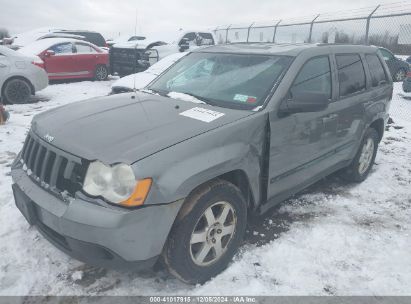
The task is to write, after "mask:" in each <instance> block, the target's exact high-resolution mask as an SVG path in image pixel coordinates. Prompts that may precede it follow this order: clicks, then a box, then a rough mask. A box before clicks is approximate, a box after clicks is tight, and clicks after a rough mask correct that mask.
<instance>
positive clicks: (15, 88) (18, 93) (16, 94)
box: [4, 79, 31, 103]
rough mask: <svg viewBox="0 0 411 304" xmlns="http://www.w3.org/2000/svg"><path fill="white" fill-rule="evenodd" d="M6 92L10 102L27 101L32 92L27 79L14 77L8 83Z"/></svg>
mask: <svg viewBox="0 0 411 304" xmlns="http://www.w3.org/2000/svg"><path fill="white" fill-rule="evenodd" d="M4 94H5V97H6V100H7V101H8V102H10V103H24V102H27V100H28V98H29V97H30V94H31V92H30V87H29V85H28V84H27V83H26V82H25V81H23V80H20V79H13V80H11V81H10V82H9V83H8V84H7V86H6V89H5V92H4Z"/></svg>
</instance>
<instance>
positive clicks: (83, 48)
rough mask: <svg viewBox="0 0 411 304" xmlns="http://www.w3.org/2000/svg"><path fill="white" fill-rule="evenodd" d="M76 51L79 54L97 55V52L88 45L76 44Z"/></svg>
mask: <svg viewBox="0 0 411 304" xmlns="http://www.w3.org/2000/svg"><path fill="white" fill-rule="evenodd" d="M76 49H77V53H79V54H90V53H96V50H95V49H93V48H92V47H91V46H89V45H87V44H76Z"/></svg>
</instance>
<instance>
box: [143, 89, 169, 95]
mask: <svg viewBox="0 0 411 304" xmlns="http://www.w3.org/2000/svg"><path fill="white" fill-rule="evenodd" d="M139 91H140V92H143V93H148V94H158V95H161V96H164V97H167V94H168V92H167V91H163V90H156V89H141V90H139Z"/></svg>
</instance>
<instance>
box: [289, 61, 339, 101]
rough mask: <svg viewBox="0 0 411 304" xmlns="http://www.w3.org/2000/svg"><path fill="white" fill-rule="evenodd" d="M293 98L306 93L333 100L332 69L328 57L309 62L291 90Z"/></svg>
mask: <svg viewBox="0 0 411 304" xmlns="http://www.w3.org/2000/svg"><path fill="white" fill-rule="evenodd" d="M290 92H291V95H292V96H290V97H291V98H292V97H293V96H295V95H301V94H304V93H305V92H309V93H322V94H325V95H326V96H327V97H328V98H331V69H330V61H329V59H328V56H322V57H316V58H312V59H310V60H308V61H307V62H306V63H305V64H304V66H303V68H302V69H301V71H300V72H299V73H298V75H297V77H296V79H295V80H294V83H293V85H292V87H291V89H290Z"/></svg>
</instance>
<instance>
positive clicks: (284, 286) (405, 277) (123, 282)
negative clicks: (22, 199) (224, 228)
mask: <svg viewBox="0 0 411 304" xmlns="http://www.w3.org/2000/svg"><path fill="white" fill-rule="evenodd" d="M112 81H113V80H109V81H105V82H91V81H83V82H71V83H61V84H53V85H50V86H49V87H48V88H46V89H44V90H43V91H40V92H39V93H38V94H37V96H36V97H35V99H36V100H38V102H36V103H32V104H27V105H14V106H8V110H9V111H10V112H11V119H10V121H9V122H8V123H7V124H6V125H4V126H0V295H93V294H99V295H103V294H104V295H159V294H162V295H163V294H172V295H178V294H184V295H186V294H192V295H200V294H201V295H219V294H222V295H233V294H236V295H240V294H243V295H411V253H410V248H411V245H410V244H411V100H408V99H405V98H403V97H402V96H401V95H400V94H401V91H402V89H401V83H396V84H395V92H394V97H393V101H392V103H391V110H390V114H391V117H392V119H393V123H391V124H390V125H388V128H387V130H386V133H385V135H384V138H383V140H382V142H381V144H380V147H379V152H378V155H377V158H376V165H375V166H374V167H373V171H372V172H371V174H370V176H369V178H368V179H367V180H366V181H364V182H363V183H362V184H358V185H357V184H355V185H353V184H347V183H345V182H343V181H342V180H340V179H339V178H338V176H336V175H334V176H330V177H328V178H327V179H325V180H322V181H321V182H319V183H317V184H315V185H313V186H312V187H310V188H309V189H307V190H306V191H304V193H301V194H299V195H297V196H295V197H294V198H292V199H289V200H288V201H286V202H284V203H283V204H281V206H279V208H277V209H275V210H272V211H270V212H268V214H266V215H265V216H264V217H263V218H261V219H254V220H253V221H252V223H250V225H249V228H248V232H247V236H246V239H245V241H244V245H243V246H242V248H241V250H240V252H239V254H237V256H236V257H235V260H234V261H233V262H232V263H231V264H230V266H229V267H228V268H227V269H226V270H225V271H224V272H222V273H221V274H220V275H218V276H217V277H216V278H214V279H212V280H211V281H209V282H207V283H206V284H204V285H202V286H187V285H185V284H183V283H181V282H179V281H178V280H176V279H174V278H173V277H171V276H170V275H168V274H167V273H166V272H164V271H162V270H158V271H154V270H150V271H146V272H143V273H133V272H116V271H112V270H105V269H98V268H93V267H89V266H87V265H84V264H83V263H81V262H78V261H76V260H74V259H72V258H69V257H68V256H67V255H65V254H64V253H62V252H60V251H59V250H58V249H56V248H54V247H53V246H52V245H51V244H50V243H49V242H48V241H46V240H45V239H44V238H43V237H42V236H41V235H40V234H39V233H38V232H37V231H36V229H35V228H33V227H29V225H28V224H27V222H26V220H25V219H24V218H23V216H22V215H21V213H20V212H19V211H18V209H17V208H16V207H15V205H14V199H13V196H12V190H11V182H12V181H11V177H10V166H11V163H12V161H13V159H14V158H15V156H16V154H17V153H18V152H19V150H20V149H21V147H22V144H23V141H24V139H25V134H26V132H27V131H28V129H29V126H30V121H31V119H32V117H33V115H35V114H37V113H40V112H42V111H45V110H48V109H51V108H54V107H57V106H60V105H64V104H67V103H71V102H75V101H81V100H84V99H87V98H92V97H96V96H103V95H106V94H108V92H109V91H110V84H111V83H112ZM80 106H81V104H80ZM107 123H108V124H109V123H110V122H109V121H108V122H107ZM407 244H408V245H407ZM142 246H143V244H142Z"/></svg>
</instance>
